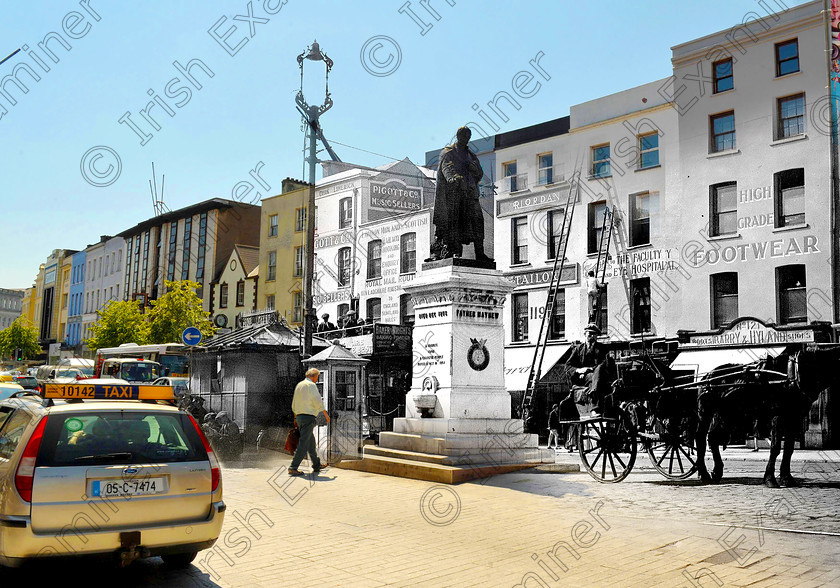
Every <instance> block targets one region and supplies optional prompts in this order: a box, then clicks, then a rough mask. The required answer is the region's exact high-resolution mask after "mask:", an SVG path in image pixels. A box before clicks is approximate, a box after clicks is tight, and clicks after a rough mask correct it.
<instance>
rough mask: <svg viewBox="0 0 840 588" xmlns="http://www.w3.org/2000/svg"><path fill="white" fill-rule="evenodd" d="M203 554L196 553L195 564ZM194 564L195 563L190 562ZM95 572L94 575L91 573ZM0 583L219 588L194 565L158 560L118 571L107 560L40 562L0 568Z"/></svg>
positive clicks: (111, 562) (116, 565)
mask: <svg viewBox="0 0 840 588" xmlns="http://www.w3.org/2000/svg"><path fill="white" fill-rule="evenodd" d="M202 553H203V552H199V554H198V558H196V561H198V560H199V559H200V558H201V556H202ZM194 563H195V562H194ZM92 570H95V573H94V574H91V571H92ZM0 582H2V583H3V584H4V585H7V586H8V585H10V583H11V582H18V583H19V585H21V586H23V585H34V584H39V585H44V584H47V585H54V586H55V585H64V586H66V585H68V584H72V585H90V586H119V587H120V588H125V587H132V586H200V587H207V588H213V587H216V586H219V584H217V583H216V582H214V581H213V580H211V579H210V576H209V575H208V574H207V573H205V572H203V571H201V570H200V569H199V568H197V567H196V566H195V565H190V566H188V567H185V568H171V567H169V566H167V565H166V564H164V563H163V560H162V559H160V558H159V557H150V558H148V559H143V560H138V561H135V562H134V563H132V564H131V565H129V566H127V567H125V568H121V567H119V565H118V564H117V563H115V562H114V560H113V559H111V558H110V557H107V556H105V557H93V556H87V557H76V558H44V559H41V560H38V561H33V562H28V563H26V564H24V565H23V566H21V567H19V568H0Z"/></svg>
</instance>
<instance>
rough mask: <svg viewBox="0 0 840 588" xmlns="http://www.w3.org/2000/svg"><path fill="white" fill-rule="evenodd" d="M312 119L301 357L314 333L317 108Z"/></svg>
mask: <svg viewBox="0 0 840 588" xmlns="http://www.w3.org/2000/svg"><path fill="white" fill-rule="evenodd" d="M313 110H314V111H315V112H314V118H312V119H311V120H310V122H309V126H308V127H307V128H308V131H309V203H308V205H307V207H306V248H305V251H306V263H305V264H304V271H303V299H304V305H305V309H304V314H303V355H304V357H312V333H314V331H315V323H316V318H315V308H314V306H315V305H314V302H313V298H314V297H313V293H312V290H313V282H314V278H315V163H316V161H317V160H316V155H315V139H316V136H317V135H316V131H317V125H318V107H317V106H314V107H311V108H310V109H309V111H310V115H311V114H312V111H313Z"/></svg>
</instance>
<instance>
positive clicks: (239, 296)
mask: <svg viewBox="0 0 840 588" xmlns="http://www.w3.org/2000/svg"><path fill="white" fill-rule="evenodd" d="M236 306H245V282H243V281H242V280H239V281H238V282H237V283H236Z"/></svg>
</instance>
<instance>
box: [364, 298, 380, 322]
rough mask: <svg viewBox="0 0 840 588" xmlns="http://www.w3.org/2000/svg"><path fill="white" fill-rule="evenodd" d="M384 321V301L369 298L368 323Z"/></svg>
mask: <svg viewBox="0 0 840 588" xmlns="http://www.w3.org/2000/svg"><path fill="white" fill-rule="evenodd" d="M381 320H382V299H381V298H368V301H367V322H368V323H378V322H380V321H381Z"/></svg>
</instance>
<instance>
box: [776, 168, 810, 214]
mask: <svg viewBox="0 0 840 588" xmlns="http://www.w3.org/2000/svg"><path fill="white" fill-rule="evenodd" d="M773 181H774V183H775V185H776V226H777V227H787V226H790V225H802V224H805V170H804V169H803V168H801V167H800V168H797V169H788V170H785V171H781V172H779V173H777V174H775V175H774V176H773Z"/></svg>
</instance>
